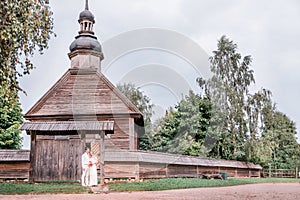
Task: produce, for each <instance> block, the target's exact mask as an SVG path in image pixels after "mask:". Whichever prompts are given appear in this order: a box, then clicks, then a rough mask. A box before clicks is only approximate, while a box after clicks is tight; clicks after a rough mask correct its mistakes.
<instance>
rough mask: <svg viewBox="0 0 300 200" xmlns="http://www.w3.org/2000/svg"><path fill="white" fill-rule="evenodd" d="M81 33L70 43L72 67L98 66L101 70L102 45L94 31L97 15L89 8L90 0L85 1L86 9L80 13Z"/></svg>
mask: <svg viewBox="0 0 300 200" xmlns="http://www.w3.org/2000/svg"><path fill="white" fill-rule="evenodd" d="M78 23H79V24H80V31H79V32H78V34H79V35H77V36H76V37H75V40H74V41H73V42H72V43H71V45H70V53H69V54H68V56H69V58H70V59H71V68H97V70H99V72H100V70H101V60H103V53H102V47H101V45H100V43H99V41H98V40H97V37H96V36H95V35H94V32H93V25H94V24H95V17H94V15H93V13H92V12H91V11H90V10H89V6H88V0H86V1H85V9H84V10H83V11H82V12H81V13H80V14H79V19H78Z"/></svg>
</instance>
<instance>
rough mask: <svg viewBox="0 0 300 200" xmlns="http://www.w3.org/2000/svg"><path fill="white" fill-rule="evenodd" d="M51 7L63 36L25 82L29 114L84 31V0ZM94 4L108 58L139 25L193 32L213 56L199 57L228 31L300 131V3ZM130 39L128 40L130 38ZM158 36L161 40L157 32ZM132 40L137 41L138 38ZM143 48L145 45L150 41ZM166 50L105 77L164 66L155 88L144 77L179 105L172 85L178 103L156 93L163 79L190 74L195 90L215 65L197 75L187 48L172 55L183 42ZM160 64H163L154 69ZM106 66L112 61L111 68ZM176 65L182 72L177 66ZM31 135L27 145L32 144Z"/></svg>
mask: <svg viewBox="0 0 300 200" xmlns="http://www.w3.org/2000/svg"><path fill="white" fill-rule="evenodd" d="M50 6H51V9H52V11H53V13H54V25H55V28H54V31H55V33H56V34H57V37H53V38H51V40H50V47H49V49H48V50H46V51H45V53H44V55H42V56H40V55H35V57H34V58H33V61H34V64H35V66H36V69H35V70H34V71H32V74H31V75H30V76H27V77H24V78H22V80H21V84H22V86H23V88H24V89H25V90H26V91H27V96H25V95H21V103H22V107H23V112H24V113H25V112H27V111H28V109H29V108H30V107H31V106H33V105H34V103H35V102H36V101H37V100H38V99H39V98H40V97H41V96H42V95H43V94H44V93H45V92H46V91H47V90H48V89H49V88H50V87H51V86H52V85H53V84H54V83H55V82H56V81H57V80H58V79H59V78H60V77H61V76H62V74H63V73H64V72H65V71H66V70H67V69H68V68H69V67H70V61H69V58H68V56H67V54H68V53H69V45H70V44H71V42H72V41H73V40H74V37H75V36H76V35H77V32H78V30H79V25H78V23H77V20H78V15H79V13H80V12H81V11H82V10H83V8H84V0H64V1H59V0H50ZM89 6H90V10H91V11H92V13H93V14H94V15H95V18H96V24H95V26H94V31H95V34H96V36H97V37H98V40H99V41H100V42H101V43H103V52H104V56H105V58H109V56H110V55H107V54H109V53H111V51H110V50H109V47H110V46H108V44H111V43H110V41H113V42H114V43H113V44H114V49H116V48H117V45H116V44H118V43H116V41H117V40H112V39H114V38H116V37H117V36H119V35H120V34H121V35H122V34H123V35H124V34H125V33H127V32H131V31H133V35H134V34H136V35H137V34H139V32H137V31H136V30H143V29H145V28H155V29H156V30H162V34H164V33H165V31H164V30H167V33H168V31H169V33H170V35H171V36H176V34H179V38H181V39H182V38H184V37H185V39H184V40H185V41H187V42H194V43H196V44H197V45H198V46H199V49H200V48H202V49H203V52H205V53H203V52H200V50H199V56H200V54H201V55H202V57H203V58H208V56H210V55H212V53H211V52H212V51H213V50H215V49H216V45H217V40H218V39H220V37H221V36H222V35H226V36H227V37H229V38H230V39H232V40H233V41H234V42H235V43H237V44H238V48H239V49H238V50H239V52H241V54H242V55H251V56H252V58H253V62H252V66H251V68H252V69H253V70H254V75H255V80H256V84H255V86H254V87H253V89H254V90H258V89H260V88H262V87H264V88H266V89H269V90H271V91H272V93H273V100H274V102H276V104H277V108H278V110H279V111H281V112H283V113H285V114H287V116H288V117H290V119H292V120H293V121H295V122H296V124H297V128H298V132H299V131H300V108H299V103H298V102H299V99H300V92H299V89H300V40H299V38H300V23H299V19H300V1H298V0H285V1H283V0H273V1H266V0H251V1H250V0H249V1H241V0H230V1H225V0H223V1H222V0H210V1H207V0H206V1H201V0H143V1H141V0H109V1H104V0H97V1H96V0H90V2H89ZM172 33H174V34H172ZM151 34H152V33H151ZM125 35H126V34H125ZM171 36H170V38H172V37H171ZM128 37H129V36H127V38H126V37H124V38H125V39H128ZM131 37H132V35H131ZM156 37H157V36H156ZM176 37H177V36H176ZM176 37H174V38H176ZM121 38H122V37H121ZM174 38H173V40H174ZM156 39H158V41H159V38H156ZM160 39H161V38H160ZM152 40H155V37H153V38H152ZM179 40H180V39H178V41H179ZM130 41H131V42H132V43H135V39H134V38H132V40H130ZM171 41H172V39H171ZM175 41H176V40H175ZM122 42H124V41H120V46H121V45H124V44H123V43H122ZM174 44H175V42H174ZM140 45H141V46H140V47H141V48H143V45H144V44H140ZM105 48H106V49H107V51H105ZM128 48H129V47H128ZM130 48H132V47H130ZM159 48H160V46H158V47H156V49H154V50H153V49H145V50H144V51H136V52H132V53H128V54H125V56H124V55H123V56H121V57H120V58H118V59H117V60H116V61H115V62H113V63H109V65H110V68H106V71H104V74H106V75H107V76H108V78H109V79H110V80H111V81H112V82H113V83H114V84H115V83H117V82H119V81H120V80H130V79H131V78H132V77H133V76H134V75H137V76H138V77H142V72H143V69H145V70H146V71H147V69H150V68H152V69H153V70H155V69H157V68H158V66H164V67H165V69H167V71H166V73H167V74H164V73H163V72H164V71H163V70H162V71H161V73H160V76H159V75H155V79H154V80H152V82H153V83H154V84H152V85H151V84H150V85H149V84H145V83H143V82H141V80H136V81H137V83H138V84H139V86H140V87H141V88H142V89H144V91H145V92H146V93H147V94H148V96H150V98H151V99H153V103H155V104H160V107H161V109H162V108H164V107H166V106H172V105H174V102H175V101H176V100H178V96H176V94H175V95H174V94H173V96H172V94H171V93H172V91H173V90H170V89H169V90H168V88H167V89H166V93H168V92H169V93H170V94H169V95H168V94H167V95H166V96H165V99H171V100H170V101H166V100H161V97H162V95H163V94H159V91H160V90H156V89H157V86H153V85H155V84H156V85H160V87H162V85H163V83H162V82H163V81H162V80H167V79H173V80H175V79H176V80H179V79H182V80H186V81H187V82H188V84H189V86H191V88H192V89H195V87H194V85H193V83H194V77H197V76H198V74H197V73H199V70H200V74H201V73H202V72H203V71H205V70H208V69H209V65H208V64H206V63H205V62H203V64H202V66H200V68H199V66H198V71H197V70H196V71H197V72H195V69H194V68H193V67H191V66H192V65H193V64H195V63H192V62H193V60H192V59H191V60H192V61H191V60H187V61H186V60H184V59H180V58H183V57H187V56H189V55H190V54H191V53H189V55H183V56H181V55H178V54H184V51H181V52H179V51H180V50H178V51H177V52H175V53H174V54H171V56H170V52H171V51H176V50H174V48H175V49H176V47H172V48H173V49H170V51H158V49H159ZM195 48H196V47H195ZM183 49H184V48H183ZM196 49H197V48H196ZM129 50H132V49H129ZM176 53H177V54H176ZM145 55H147V56H145ZM174 55H175V56H174ZM171 57H172V58H171ZM150 58H151V59H150ZM182 60H183V61H182ZM189 61H191V62H189ZM153 63H155V65H151V66H150V64H153ZM174 63H181V64H178V65H177V68H180V69H175V68H176V64H175V65H174ZM106 64H107V63H106ZM196 64H197V62H196ZM107 65H108V64H107ZM188 65H190V66H188ZM136 66H139V67H138V68H136ZM147 66H149V67H148V68H147ZM178 66H181V67H178ZM105 67H107V66H103V68H105ZM164 67H162V68H161V69H163V68H164ZM172 67H174V69H171V68H172ZM132 69H135V70H132ZM170 69H171V70H170ZM126 70H127V72H128V73H126ZM129 71H130V73H129ZM168 71H169V72H170V73H168ZM131 72H134V73H131ZM173 72H174V74H173ZM127 75H128V76H127ZM174 77H177V78H174ZM145 79H147V78H145ZM158 80H159V81H158ZM148 81H149V80H148ZM150 81H151V80H150ZM166 84H167V83H166ZM170 84H174V83H170ZM167 90H168V91H167ZM161 91H163V90H161ZM161 91H160V92H161ZM173 92H174V91H173ZM175 103H176V102H175ZM167 104H170V105H167ZM158 113H160V112H159V110H158ZM27 139H28V138H27ZM27 139H25V145H24V148H28V141H27Z"/></svg>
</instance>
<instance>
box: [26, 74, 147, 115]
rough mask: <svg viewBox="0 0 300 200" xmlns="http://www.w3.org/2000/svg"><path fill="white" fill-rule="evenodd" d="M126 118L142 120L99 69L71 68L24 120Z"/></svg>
mask: <svg viewBox="0 0 300 200" xmlns="http://www.w3.org/2000/svg"><path fill="white" fill-rule="evenodd" d="M124 114H125V115H138V116H142V114H141V112H140V111H139V110H138V109H137V108H136V107H135V105H133V104H132V103H131V102H130V101H129V100H128V99H127V98H126V97H125V96H124V95H123V94H122V93H121V92H120V91H119V90H118V89H117V88H116V87H115V86H114V85H113V84H112V83H111V82H110V81H109V80H108V79H107V78H106V77H105V76H104V75H103V74H100V73H99V72H97V71H96V69H80V70H79V69H76V68H70V69H68V71H67V72H66V73H65V74H64V75H63V76H62V77H61V78H60V79H59V80H58V81H57V82H56V83H55V84H54V85H53V87H52V88H51V89H50V90H49V91H48V92H47V93H46V94H45V95H44V96H43V97H42V98H41V99H40V100H39V101H38V102H37V103H36V104H35V105H34V106H33V107H32V108H31V109H30V110H29V111H28V112H27V113H26V114H25V118H26V119H29V120H30V119H34V118H37V119H41V118H43V117H51V118H52V119H53V118H55V116H66V115H67V116H75V115H76V116H81V115H83V116H90V115H95V116H98V115H114V116H117V115H124Z"/></svg>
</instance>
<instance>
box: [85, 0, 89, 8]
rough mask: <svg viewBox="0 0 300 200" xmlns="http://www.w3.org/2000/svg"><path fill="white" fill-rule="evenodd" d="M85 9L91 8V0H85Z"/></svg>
mask: <svg viewBox="0 0 300 200" xmlns="http://www.w3.org/2000/svg"><path fill="white" fill-rule="evenodd" d="M85 9H86V10H88V9H89V0H85Z"/></svg>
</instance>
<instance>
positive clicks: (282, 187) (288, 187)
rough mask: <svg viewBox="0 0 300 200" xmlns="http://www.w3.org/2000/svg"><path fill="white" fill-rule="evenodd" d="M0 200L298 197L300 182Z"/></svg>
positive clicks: (272, 199) (283, 199)
mask: <svg viewBox="0 0 300 200" xmlns="http://www.w3.org/2000/svg"><path fill="white" fill-rule="evenodd" d="M0 199H1V200H2V199H3V200H52V199H53V200H96V199H97V200H99V199H101V200H127V199H130V200H135V199H141V200H150V199H151V200H152V199H165V200H173V199H184V200H190V199H197V200H198V199H200V200H201V199H205V200H210V199H221V200H234V199H238V200H244V199H247V200H248V199H249V200H253V199H257V200H299V199H300V184H299V183H284V184H278V183H276V184H272V183H266V184H254V185H240V186H231V187H221V188H220V187H219V188H196V189H183V190H167V191H154V192H131V193H128V192H127V193H108V194H56V195H52V194H51V195H50V194H49V195H2V196H0Z"/></svg>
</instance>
